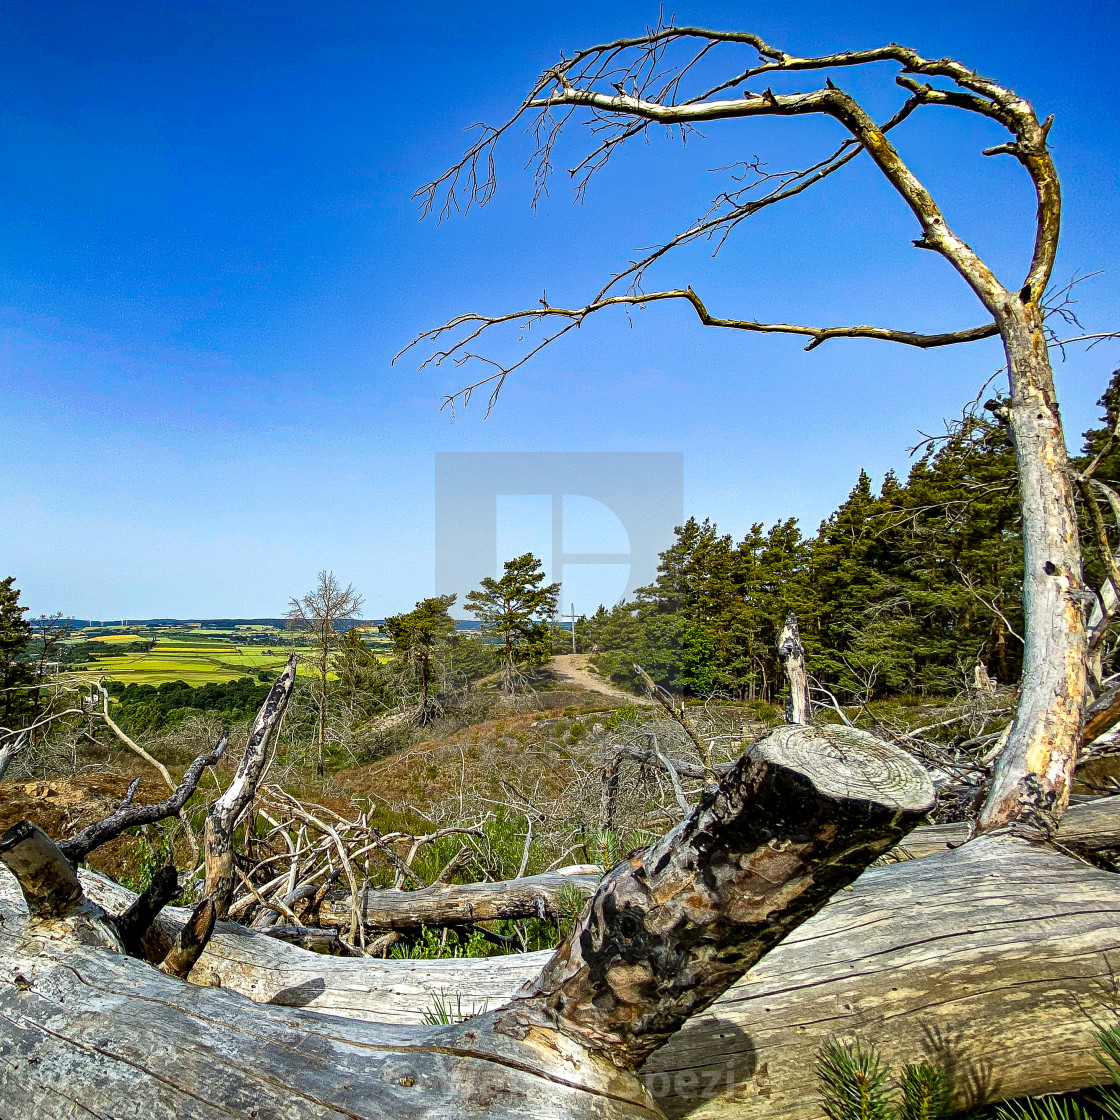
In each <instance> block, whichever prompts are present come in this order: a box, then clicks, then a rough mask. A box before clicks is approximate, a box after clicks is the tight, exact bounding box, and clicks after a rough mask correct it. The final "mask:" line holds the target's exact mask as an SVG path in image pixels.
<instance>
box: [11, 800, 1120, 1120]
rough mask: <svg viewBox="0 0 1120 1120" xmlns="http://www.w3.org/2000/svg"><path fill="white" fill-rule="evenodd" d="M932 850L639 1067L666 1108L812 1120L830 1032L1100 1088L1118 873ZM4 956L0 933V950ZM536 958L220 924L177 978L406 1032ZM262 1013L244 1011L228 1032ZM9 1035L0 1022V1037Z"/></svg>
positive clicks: (859, 886) (973, 1065) (507, 984)
mask: <svg viewBox="0 0 1120 1120" xmlns="http://www.w3.org/2000/svg"><path fill="white" fill-rule="evenodd" d="M1104 808H1107V809H1108V812H1109V815H1110V819H1111V835H1110V836H1105V828H1106V825H1105V822H1104V821H1100V820H1098V821H1097V822H1096V824H1095V825H1093V826H1091V827H1085V829H1084V831H1085V832H1086V833H1088V834H1090V835H1095V836H1096V841H1095V842H1097V843H1102V844H1104V843H1106V841H1108V840H1111V841H1112V842H1113V843H1115V841H1116V839H1117V838H1118V836H1120V827H1118V825H1120V822H1118V818H1117V814H1118V812H1120V806H1109V805H1108V804H1107V802H1096V803H1092V804H1088V805H1077V806H1074V807H1072V808H1071V809H1070V810H1069V812H1068V813H1067V814H1066V817H1065V818H1064V821H1063V830H1064V829H1065V828H1066V827H1068V826H1069V825H1072V824H1075V823H1076V822H1078V818H1085V817H1089V816H1093V815H1096V814H1099V812H1100V811H1101V810H1102V809H1104ZM1090 811H1091V812H1090ZM1078 828H1081V825H1078ZM932 831H933V829H923V830H922V831H921V833H918V832H917V830H916V832H915V833H912V834H911V836H910V838H909V840H908V841H907V844H908V846H912V847H914V848H915V849H916V851H917V852H921V851H922V850H923V845H921V844H919V843H918V842H917V841H918V839H919V838H920V837H921V836H922V835H923V834H926V833H928V832H932ZM944 844H945V839H944V838H942V839H940V841H939V842H938V848H937V851H936V853H935V854H932V855H929V856H927V857H924V858H915V859H911V860H906V861H904V862H900V863H893V864H890V865H886V866H878V867H874V868H871V869H869V870H868V871H866V872H864V874H863V875H862V876H861V877H860V878H859V879H858V880H857V881H856V882H855V883H854V884H853V888H852V890H851V891H841V892H840V893H839V894H838V895H837V896H836V897H835V898H834V899H833V900H832V901H831V902H830V903H829V904H828V905H827V906H826V907H825V908H824V909H823V910H822V911H821V912H820V913H819V914H817V915H816V916H815V917H814V918H811V919H810V920H809V921H808V922H806V923H805V925H803V926H801V927H799V929H797V930H796V931H794V933H793V934H791V935H790V936H789V937H788V938H786V940H785V941H783V942H782V943H781V944H780V945H779V946H778V947H777V948H775V949H774V950H773V951H772V952H771V953H769V954H768V955H767V956H766V957H765V958H764V959H763V960H762V961H760V962H759V963H758V964H757V965H755V967H754V968H752V969H751V970H750V972H749V973H748V974H747V975H746V976H745V977H744V978H743V979H741V980H740V981H739V982H738V983H736V984H734V985H733V986H732V987H731V988H730V989H728V991H727V992H726V993H724V995H723V996H722V997H721V998H720V999H718V1000H717V1001H716V1002H715V1003H714V1004H713V1005H712V1006H711V1007H710V1008H708V1010H706V1011H704V1012H702V1013H700V1014H698V1015H696V1016H695V1017H694V1018H693V1019H692V1020H690V1022H689V1023H688V1024H686V1026H685V1027H684V1029H682V1030H681V1031H680V1032H679V1033H678V1034H677V1035H675V1036H674V1037H673V1038H671V1039H670V1040H669V1042H668V1043H667V1044H666V1045H665V1046H664V1047H663V1048H662V1049H661V1050H659V1051H658V1052H657V1053H656V1054H655V1055H654V1056H653V1057H652V1058H651V1059H649V1060H648V1061H647V1063H646V1064H645V1066H644V1067H643V1069H642V1077H643V1079H644V1081H645V1083H646V1085H647V1086H648V1088H649V1089H650V1091H651V1094H652V1095H653V1096H654V1097H655V1099H656V1100H657V1102H658V1104H659V1105H660V1107H661V1108H662V1110H663V1111H664V1112H665V1113H667V1114H668V1115H670V1116H673V1117H677V1116H681V1117H683V1116H692V1115H697V1116H711V1117H713V1120H714V1118H715V1117H726V1118H728V1120H734V1118H739V1117H741V1118H743V1120H748V1118H749V1120H769V1118H774V1120H786V1118H788V1120H802V1118H803V1120H815V1118H816V1117H817V1116H818V1115H819V1108H818V1104H819V1099H818V1091H817V1085H816V1083H815V1080H814V1077H813V1073H812V1063H813V1057H814V1055H815V1051H816V1048H817V1047H819V1045H820V1044H821V1043H822V1042H823V1041H824V1040H826V1039H827V1038H828V1037H831V1036H840V1037H853V1036H855V1037H859V1038H861V1039H863V1040H866V1041H873V1042H875V1043H876V1044H877V1045H878V1046H879V1047H880V1048H881V1049H882V1050H883V1052H884V1054H885V1055H886V1056H887V1057H889V1058H890V1059H891V1060H893V1061H895V1062H896V1063H902V1062H905V1061H913V1060H915V1059H916V1058H919V1057H921V1058H924V1059H925V1060H931V1061H934V1062H936V1063H940V1064H943V1065H944V1066H945V1067H946V1068H947V1070H948V1072H949V1074H950V1077H951V1080H952V1081H953V1082H954V1084H955V1087H956V1099H957V1100H958V1101H960V1102H978V1101H983V1100H995V1099H1001V1098H1008V1097H1015V1096H1018V1095H1021V1094H1022V1093H1025V1092H1035V1091H1042V1090H1043V1089H1047V1088H1049V1089H1053V1090H1058V1089H1072V1088H1077V1087H1082V1086H1085V1085H1088V1084H1092V1083H1094V1082H1095V1081H1097V1080H1098V1078H1099V1076H1100V1070H1099V1067H1098V1066H1097V1064H1096V1062H1095V1060H1094V1058H1093V1048H1092V1040H1091V1032H1092V1030H1093V1029H1094V1028H1093V1024H1092V1023H1091V1022H1090V1020H1089V1016H1090V1015H1093V1016H1095V1017H1096V1018H1098V1020H1100V1021H1111V1019H1110V1017H1111V1016H1112V1015H1113V1014H1114V1006H1113V1004H1112V1003H1111V1002H1110V1001H1111V999H1112V998H1113V997H1112V993H1114V992H1115V973H1116V968H1117V964H1118V962H1120V932H1118V931H1120V880H1118V878H1117V876H1115V875H1111V874H1109V873H1107V872H1104V871H1100V870H1097V869H1096V868H1093V867H1089V866H1087V865H1085V864H1083V863H1078V862H1076V861H1074V860H1072V859H1069V858H1068V857H1066V856H1064V855H1061V854H1059V853H1055V852H1054V851H1052V850H1050V849H1049V848H1048V847H1047V846H1045V845H1040V844H1034V843H1030V842H1028V841H1025V840H1021V839H1016V838H1013V837H1005V836H992V837H983V838H981V839H979V840H976V841H973V842H972V843H969V844H967V845H965V846H963V847H960V848H955V849H948V848H946V847H945V846H944ZM82 880H83V883H84V884H85V885H86V887H87V891H88V893H89V894H90V895H91V896H92V897H93V898H95V899H97V900H98V901H104V902H106V903H108V904H109V907H110V908H113V907H114V906H116V907H118V908H120V907H123V905H125V904H126V903H127V901H128V899H129V898H130V897H131V895H130V892H127V891H125V889H124V888H122V887H119V886H117V885H116V884H111V883H109V882H108V881H107V880H105V879H103V878H102V877H100V876H97V875H95V874H94V873H87V872H83V873H82ZM183 913H184V911H182V910H180V909H178V908H172V909H171V910H170V913H168V912H166V911H165V913H164V915H163V916H161V918H160V922H161V923H174V922H176V921H181V918H180V917H179V915H181V914H183ZM25 915H26V908H25V906H24V904H23V902H22V899H20V898H19V894H18V889H17V888H16V886H15V883H14V880H13V879H12V878H11V877H10V876H8V875H2V874H0V916H2V917H3V923H2V924H0V931H3V933H0V937H3V936H7V935H9V934H11V933H12V932H13V930H14V929H15V927H16V926H17V925H18V924H19V921H20V920H21V917H25ZM7 956H8V953H7V945H6V944H4V943H3V942H0V957H3V958H4V959H5V960H6V959H7ZM548 957H549V954H547V953H533V954H528V955H525V956H511V957H502V958H493V959H473V960H434V961H406V960H401V961H396V960H390V961H380V960H355V959H345V958H336V957H323V956H317V955H313V954H310V953H307V952H303V951H301V950H299V949H297V948H295V947H294V946H290V945H285V944H280V943H279V942H276V941H274V940H272V939H271V938H268V937H266V936H264V935H262V934H258V933H253V932H250V931H248V930H246V929H245V928H244V927H241V926H236V925H233V924H232V923H224V922H223V923H219V924H218V928H217V931H216V933H215V935H214V937H213V938H212V939H211V942H210V944H209V946H208V947H207V950H206V952H205V954H204V955H203V957H202V959H201V960H200V961H199V963H198V965H197V966H196V968H195V970H194V972H193V974H192V978H193V979H195V980H203V982H213V983H219V982H220V983H221V984H222V985H223V986H224V987H225V988H227V989H229V991H228V992H227V995H230V996H232V994H233V991H234V990H236V991H240V992H243V993H245V994H247V995H251V996H253V997H254V998H256V999H258V1000H262V1001H272V1002H273V1003H274V1004H276V1005H281V1007H282V1008H287V1007H293V1008H300V1009H303V1010H304V1011H320V1012H324V1013H326V1015H327V1016H328V1017H332V1016H344V1017H347V1018H353V1019H361V1020H380V1021H389V1022H395V1023H398V1024H409V1023H411V1024H417V1023H418V1022H419V1020H420V1018H421V1016H422V1015H423V1013H424V1011H425V1010H427V1009H429V1008H430V1007H432V1005H433V1004H434V1002H435V1000H436V999H437V998H440V999H442V1000H443V1001H444V1002H446V1001H447V999H448V998H449V997H460V998H461V999H462V1006H463V1008H464V1011H471V1010H490V1011H493V1010H495V1009H496V1008H498V1007H500V1006H501V1005H502V1004H503V1003H505V1002H506V1001H507V1000H508V999H509V997H510V996H511V995H512V994H513V992H514V991H516V989H517V988H518V987H520V986H521V985H522V984H523V983H524V982H526V981H528V980H531V979H532V978H533V977H535V976H536V975H537V974H538V973H539V972H540V969H541V967H542V966H543V964H544V963H545V962H546V961H547V960H548ZM103 959H104V955H99V956H98V958H97V967H98V968H99V969H100V966H101V961H102V960H103ZM136 963H137V964H140V962H136ZM148 972H149V974H150V972H151V970H150V969H149V970H148ZM200 973H201V974H202V975H201V976H200ZM207 975H209V977H210V979H209V981H207V980H206V979H205V977H206V976H207ZM3 988H4V985H3V983H2V982H0V990H3ZM243 1007H244V1005H243ZM258 1010H259V1009H258V1008H253V1009H252V1010H251V1011H247V1010H244V1009H243V1010H242V1011H241V1012H240V1017H241V1018H240V1022H241V1026H242V1027H244V1026H245V1024H247V1023H248V1022H250V1021H252V1020H253V1018H254V1016H255V1015H256V1013H257V1011H258ZM271 1021H272V1020H271V1019H269V1018H268V1017H266V1022H271ZM9 1029H10V1028H9V1026H8V1024H7V1023H6V1022H4V1021H3V1020H0V1033H5V1038H4V1043H5V1044H7V1043H8V1042H9V1041H10V1038H9V1037H8V1036H7V1034H6V1032H8V1031H9ZM995 1056H998V1058H997V1057H995ZM2 1068H3V1067H2V1064H0V1070H2ZM2 1076H3V1074H2V1072H0V1077H2ZM729 1078H730V1080H729ZM5 1091H6V1090H4V1089H3V1087H2V1084H0V1093H3V1092H5ZM45 1115H52V1114H51V1113H45ZM262 1115H263V1114H262ZM297 1115H299V1114H298V1113H297ZM327 1115H329V1113H328V1114H327ZM402 1115H408V1114H407V1113H403V1114H402Z"/></svg>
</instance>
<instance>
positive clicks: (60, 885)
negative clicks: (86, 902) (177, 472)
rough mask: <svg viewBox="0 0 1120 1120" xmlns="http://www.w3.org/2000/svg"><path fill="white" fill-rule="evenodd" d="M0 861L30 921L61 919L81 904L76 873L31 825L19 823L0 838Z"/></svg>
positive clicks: (51, 843) (25, 822)
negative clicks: (13, 881) (23, 901)
mask: <svg viewBox="0 0 1120 1120" xmlns="http://www.w3.org/2000/svg"><path fill="white" fill-rule="evenodd" d="M0 860H2V861H3V863H4V866H5V867H7V869H8V870H9V871H10V872H11V873H12V874H13V875H14V876H15V877H16V881H17V882H18V883H19V886H20V890H22V891H23V897H24V898H25V899H26V900H27V909H28V912H29V913H30V915H31V917H32V918H35V919H38V920H41V921H49V920H50V919H52V918H64V917H65V916H66V915H67V914H69V913H70V911H71V910H73V909H74V907H76V906H77V905H78V904H79V903H80V902H81V901H82V887H81V884H80V883H79V882H78V875H77V872H76V871H75V870H74V868H73V866H72V865H71V864H70V862H69V861H68V860H67V859H66V858H65V857H64V856H63V855H62V853H61V852H60V851H59V850H58V848H57V847H56V846H55V844H54V842H53V841H52V840H51V838H50V837H49V836H48V835H47V834H46V833H45V832H44V831H43V830H42V829H41V828H39V826H38V825H35V824H32V823H31V821H20V822H19V823H18V824H14V825H12V827H11V828H9V829H8V831H7V832H5V833H4V835H3V836H0Z"/></svg>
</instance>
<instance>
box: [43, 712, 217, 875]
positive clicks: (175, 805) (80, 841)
mask: <svg viewBox="0 0 1120 1120" xmlns="http://www.w3.org/2000/svg"><path fill="white" fill-rule="evenodd" d="M228 746H229V728H226V730H225V731H223V732H222V735H221V738H220V739H219V740H218V742H217V744H216V745H215V747H214V749H213V750H212V751H209V752H207V753H206V754H202V755H199V756H198V758H196V759H195V760H194V761H193V762H192V763H191V764H190V766H188V767H187V770H186V773H185V774H184V775H183V780H182V781H181V782H180V783H179V785H178V786H176V787H174V790H175V792H174V793H172V795H171V796H170V797H168V798H167V799H166V800H164V801H157V802H155V803H154V804H152V805H133V804H132V797H133V795H134V794H135V792H136V783H135V782H134V783H133V784H132V786H130V787H129V792H128V794H127V795H126V796H125V799H124V801H123V802H122V803H121V805H120V807H119V808H118V809H117V811H116V812H115V813H111V814H110V815H109V816H108V817H106V818H105V819H104V820H101V821H96V822H95V823H94V824H91V825H89V826H88V827H86V828H83V829H82V831H81V832H79V833H78V834H77V835H75V836H71V837H70V838H69V839H68V840H60V841H59V842H58V846H59V848H60V849H61V850H62V852H63V854H64V855H65V856H66V858H67V859H69V860H71V861H72V862H74V863H78V862H80V861H81V860H83V859H85V858H86V856H88V855H89V853H90V852H92V851H93V850H94V849H95V848H99V847H100V846H101V845H102V844H107V843H108V842H109V841H110V840H115V839H116V838H117V837H118V836H120V835H121V833H122V832H124V831H125V829H127V828H134V827H136V826H137V825H142V824H154V823H155V822H156V821H162V820H166V819H167V818H168V817H175V816H178V815H179V813H180V811H181V810H182V808H183V806H184V805H186V803H187V801H188V800H189V799H190V797H191V795H192V794H193V793H194V791H195V790H196V789H197V788H198V781H199V779H200V778H201V777H202V771H203V770H204V769H205V768H206V767H207V766H213V764H214V763H215V762H217V761H218V760H219V759H220V758H221V757H222V755H223V754H225V752H226V748H227V747H228Z"/></svg>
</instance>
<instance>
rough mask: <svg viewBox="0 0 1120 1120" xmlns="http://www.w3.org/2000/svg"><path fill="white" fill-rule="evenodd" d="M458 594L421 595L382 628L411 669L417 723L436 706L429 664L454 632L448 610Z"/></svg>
mask: <svg viewBox="0 0 1120 1120" xmlns="http://www.w3.org/2000/svg"><path fill="white" fill-rule="evenodd" d="M457 598H458V596H457V595H436V596H434V597H433V598H431V599H421V600H420V602H418V603H417V604H416V606H415V607H414V608H413V609H412V610H411V611H409V612H408V613H407V614H396V615H393V616H392V617H390V618H387V619H385V630H386V632H387V633H388V635H389V637H390V638H391V639H392V641H393V651H394V653H396V655H397V657H399V658H400V659H401V660H402V661H404V662H406V663H407V664H408V665H409V666H410V667H411V668H412V671H413V675H414V677H415V680H416V684H417V687H418V688H419V691H420V700H419V705H420V715H419V719H420V723H421V724H422V725H423V724H426V723H428V722H430V720H431V718H432V716H433V715H434V714H435V711H436V707H435V705H434V704H433V703H432V701H431V695H430V694H431V685H432V664H433V662H434V660H435V659H436V657H437V656H438V655H439V653H440V652H442V651H443V650H444V649H446V648H447V645H448V643H449V642H450V640H451V636H452V634H454V633H455V620H454V619H453V618H452V617H451V615H450V614H449V613H448V611H450V609H451V606H452V604H453V603H454V602H455V600H456V599H457Z"/></svg>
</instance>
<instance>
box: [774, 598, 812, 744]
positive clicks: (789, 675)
mask: <svg viewBox="0 0 1120 1120" xmlns="http://www.w3.org/2000/svg"><path fill="white" fill-rule="evenodd" d="M778 657H779V659H780V660H781V662H782V668H783V669H785V672H786V680H787V681H788V682H789V699H788V700H787V701H786V723H809V722H810V718H811V709H810V706H809V675H808V673H806V671H805V647H804V646H803V645H802V644H801V634H800V632H799V631H798V629H797V615H795V614H790V616H789V617H788V618H787V619H786V624H785V626H783V627H782V632H781V633H780V634H779V635H778Z"/></svg>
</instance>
